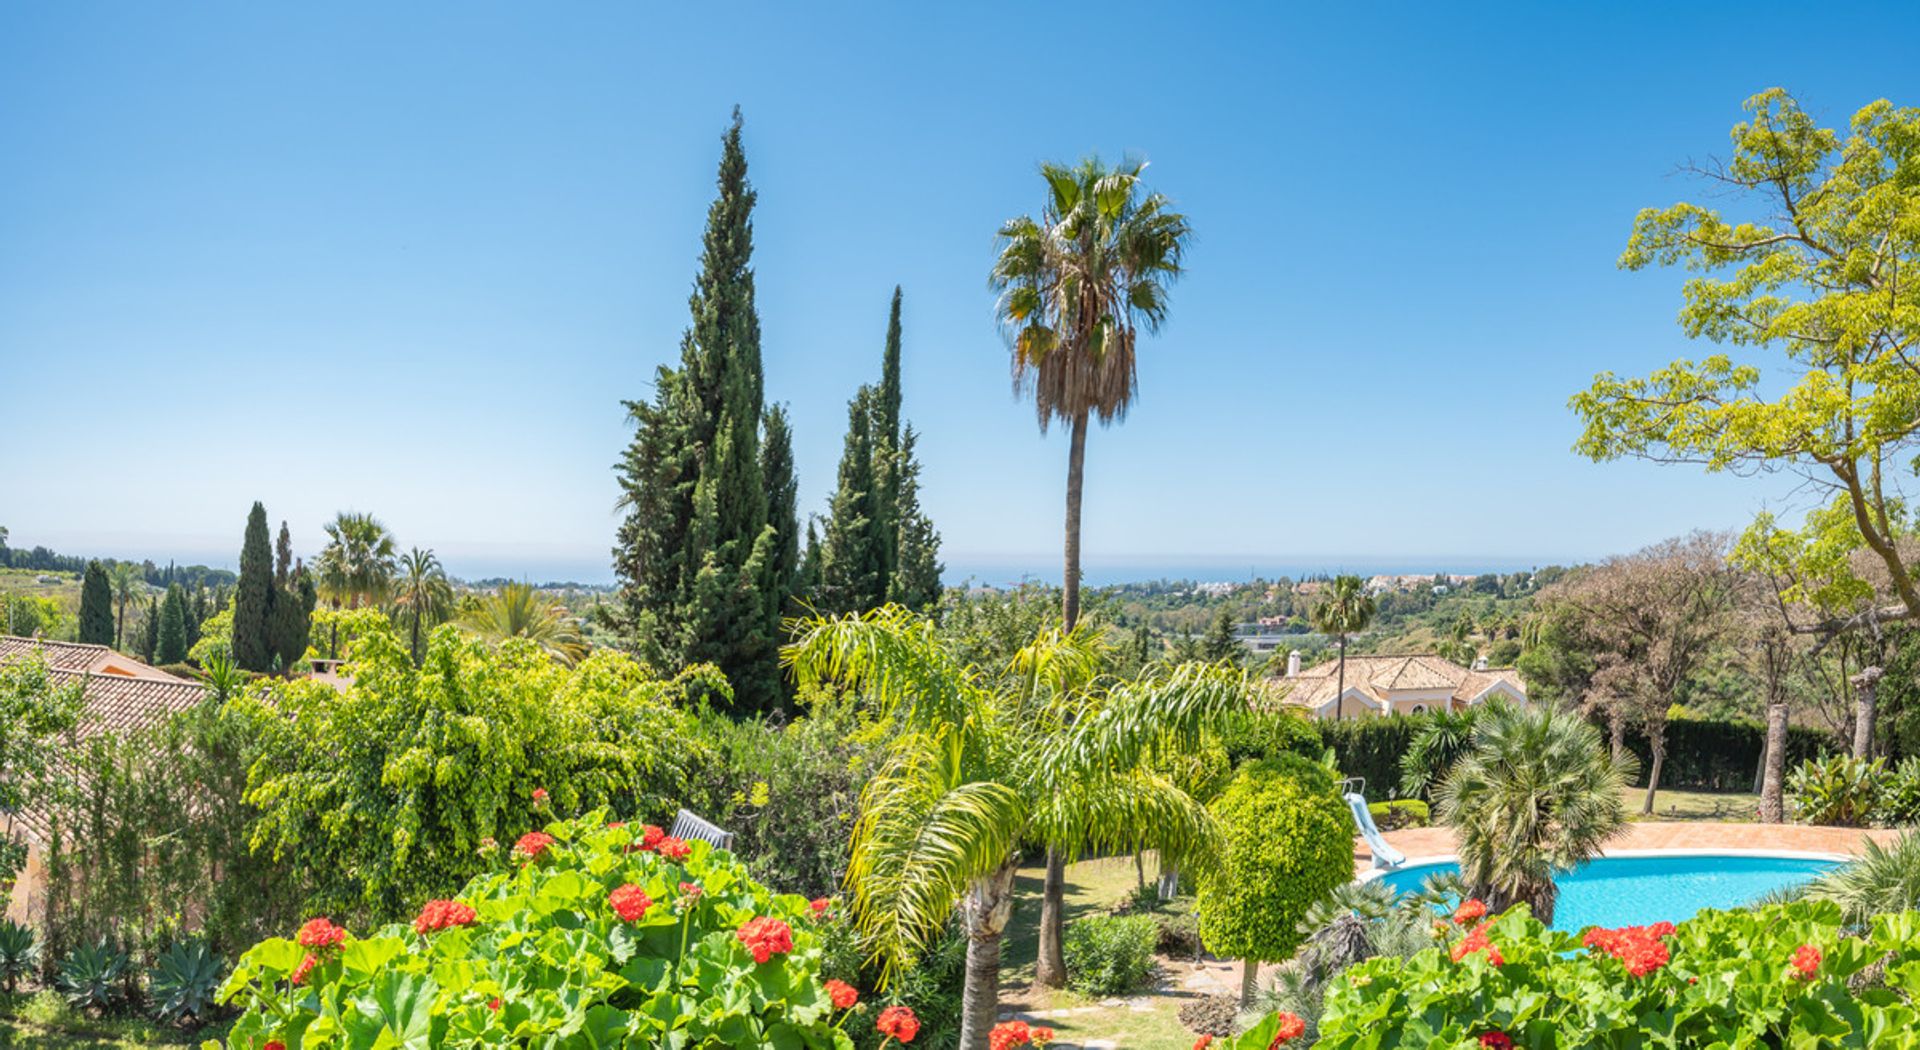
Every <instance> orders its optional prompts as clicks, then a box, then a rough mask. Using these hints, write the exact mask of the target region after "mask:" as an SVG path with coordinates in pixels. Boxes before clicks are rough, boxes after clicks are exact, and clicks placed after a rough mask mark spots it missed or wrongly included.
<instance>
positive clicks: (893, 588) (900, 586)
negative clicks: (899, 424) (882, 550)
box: [887, 427, 946, 612]
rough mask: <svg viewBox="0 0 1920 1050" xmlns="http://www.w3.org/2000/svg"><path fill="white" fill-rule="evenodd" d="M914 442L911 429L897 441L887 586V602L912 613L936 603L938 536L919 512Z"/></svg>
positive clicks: (937, 591) (931, 525) (939, 568)
mask: <svg viewBox="0 0 1920 1050" xmlns="http://www.w3.org/2000/svg"><path fill="white" fill-rule="evenodd" d="M916 440H917V438H916V435H915V434H914V432H913V428H912V427H908V428H907V429H906V432H905V433H904V434H902V435H901V438H900V454H899V456H898V457H896V462H897V463H898V470H899V479H900V488H899V494H898V499H899V501H900V502H899V503H898V505H897V509H896V513H897V514H898V515H899V518H898V524H897V526H896V528H895V540H896V542H897V543H898V547H896V548H895V557H894V571H893V577H892V579H891V580H890V581H889V582H888V586H887V600H888V601H890V602H897V603H899V604H901V605H904V606H906V607H907V608H909V609H912V610H913V611H915V612H925V611H926V610H927V609H928V608H930V607H932V605H933V603H934V602H936V601H938V600H939V599H940V573H941V572H942V571H944V570H945V568H946V566H944V565H942V564H940V533H938V532H937V531H935V530H934V527H933V521H932V520H931V519H929V518H928V517H927V516H926V514H925V513H924V512H923V511H921V509H920V464H919V462H918V461H917V460H915V459H914V456H913V446H914V442H915V441H916Z"/></svg>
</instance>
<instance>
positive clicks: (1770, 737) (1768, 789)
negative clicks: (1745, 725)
mask: <svg viewBox="0 0 1920 1050" xmlns="http://www.w3.org/2000/svg"><path fill="white" fill-rule="evenodd" d="M1763 765H1764V766H1765V768H1764V769H1762V770H1761V773H1760V820H1761V821H1762V822H1763V823H1767V824H1780V823H1784V822H1785V821H1786V819H1787V814H1786V807H1785V805H1784V804H1783V803H1782V800H1781V789H1782V787H1783V786H1784V784H1785V783H1786V779H1787V705H1786V704H1782V703H1772V704H1768V705H1767V755H1766V760H1765V762H1764V763H1763Z"/></svg>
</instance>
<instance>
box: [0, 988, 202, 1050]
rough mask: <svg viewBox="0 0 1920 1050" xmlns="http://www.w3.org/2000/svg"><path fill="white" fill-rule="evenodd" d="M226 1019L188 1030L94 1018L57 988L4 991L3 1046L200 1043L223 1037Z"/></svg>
mask: <svg viewBox="0 0 1920 1050" xmlns="http://www.w3.org/2000/svg"><path fill="white" fill-rule="evenodd" d="M225 1035H226V1025H224V1024H222V1025H212V1026H209V1027H206V1028H202V1029H198V1030H195V1031H185V1030H182V1029H179V1028H171V1027H166V1026H163V1025H156V1024H154V1023H152V1022H151V1021H146V1020H142V1019H138V1018H130V1019H120V1018H94V1017H89V1016H87V1015H85V1014H79V1013H75V1012H73V1011H72V1010H69V1009H68V1008H67V1005H66V1003H64V1002H62V1001H61V1000H60V997H59V996H57V995H55V994H53V993H52V992H44V991H43V992H38V993H31V994H29V993H22V994H19V995H13V996H5V997H0V1047H5V1048H9V1050H11V1048H13V1047H34V1048H36V1050H42V1048H43V1050H134V1048H137V1047H170V1046H174V1047H195V1046H199V1045H200V1043H201V1042H202V1041H203V1040H207V1039H221V1038H223V1037H224V1036H225Z"/></svg>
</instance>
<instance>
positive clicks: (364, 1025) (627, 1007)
mask: <svg viewBox="0 0 1920 1050" xmlns="http://www.w3.org/2000/svg"><path fill="white" fill-rule="evenodd" d="M437 642H438V639H437V638H436V648H437ZM434 659H435V655H434V654H433V653H432V652H430V653H429V655H428V663H429V665H431V664H432V663H433V661H434ZM602 820H603V818H602V815H601V814H600V813H597V812H596V813H593V814H589V815H588V816H586V817H583V818H581V819H580V820H578V821H558V822H555V823H552V824H549V825H547V826H546V828H545V832H546V833H547V834H549V835H551V836H552V837H553V838H554V840H555V841H554V844H553V845H551V846H549V847H548V848H547V849H546V851H545V852H543V853H542V854H541V855H540V857H539V858H537V859H535V860H533V861H532V862H529V863H523V862H521V861H520V860H518V859H511V858H509V859H503V860H500V861H498V862H497V863H496V864H495V865H494V866H493V867H492V868H491V869H490V870H487V871H484V872H482V873H480V874H478V875H476V876H475V877H474V878H473V879H472V880H471V881H469V882H468V883H467V884H466V886H465V887H464V888H463V889H461V890H460V891H458V892H457V893H455V894H454V895H453V899H456V900H458V901H459V902H461V903H462V904H465V905H467V906H468V907H471V908H472V909H473V911H474V913H475V918H474V921H473V922H472V923H471V924H470V925H466V926H455V927H452V928H448V929H442V930H440V931H438V932H433V933H430V934H426V935H424V936H423V935H420V934H417V933H415V932H414V930H413V929H412V928H410V927H409V926H406V925H391V926H387V927H385V928H382V929H378V930H375V931H373V932H372V933H370V934H368V935H367V936H364V937H354V936H349V937H348V938H347V940H346V941H345V944H344V945H343V946H342V947H340V948H338V949H333V950H327V951H323V952H321V953H319V955H318V956H316V959H317V965H315V966H314V967H313V970H312V973H311V974H310V975H309V976H308V977H307V979H306V981H305V982H304V983H303V984H300V985H294V984H293V983H291V982H290V980H289V979H290V978H291V976H292V974H293V972H294V970H295V969H297V968H298V967H299V966H300V965H301V961H302V960H303V959H304V958H306V957H307V956H308V950H307V949H306V948H303V947H301V946H300V945H299V944H297V943H295V942H294V941H292V940H288V939H284V938H275V939H271V940H267V941H264V942H262V943H261V944H259V945H257V946H256V947H254V948H253V949H252V950H251V951H249V952H248V953H247V954H246V955H245V956H244V957H242V958H241V960H240V962H239V964H238V965H237V966H236V967H235V969H234V973H233V976H232V977H231V978H230V979H229V980H228V982H227V984H226V987H225V988H224V989H223V991H222V999H223V1001H226V1002H229V1003H235V1004H238V1005H240V1006H242V1007H244V1009H245V1013H244V1014H243V1015H242V1016H241V1018H240V1020H239V1021H238V1022H236V1023H235V1024H234V1026H233V1029H232V1032H231V1034H230V1035H229V1036H228V1046H229V1047H231V1048H233V1050H251V1048H253V1047H256V1046H258V1045H260V1043H261V1042H263V1041H265V1040H269V1039H273V1040H279V1041H282V1042H285V1043H286V1044H287V1045H289V1046H298V1045H302V1044H305V1045H315V1044H317V1043H319V1042H320V1041H322V1040H323V1039H324V1038H329V1037H330V1038H333V1039H337V1040H339V1042H340V1043H341V1044H342V1045H345V1046H349V1047H379V1046H442V1045H509V1044H513V1045H580V1046H654V1045H660V1046H676V1047H684V1048H688V1050H695V1048H705V1050H718V1048H725V1047H735V1046H780V1047H791V1048H795V1050H800V1048H824V1047H834V1048H848V1050H850V1048H851V1046H852V1042H851V1040H850V1039H849V1038H848V1037H847V1036H846V1035H845V1034H844V1033H843V1032H841V1031H840V1030H839V1029H837V1028H835V1027H834V1026H833V1024H832V1022H833V1020H834V1016H833V1015H834V1009H833V1004H832V1002H831V1000H830V999H829V998H828V995H827V992H826V989H825V987H824V985H823V982H822V980H821V977H820V963H821V957H822V938H821V933H820V928H819V923H818V922H816V920H815V919H814V918H813V917H812V913H811V911H810V909H809V908H808V906H807V901H806V900H805V898H802V897H798V896H793V895H776V894H774V893H772V892H770V891H769V890H767V889H766V888H765V887H764V886H761V885H760V884H758V883H756V882H754V881H753V880H752V879H751V878H750V877H748V875H747V872H746V869H745V868H744V867H743V866H742V865H741V864H740V862H739V861H737V860H736V859H734V858H733V856H732V855H731V854H729V853H726V852H724V851H715V850H713V849H712V848H711V847H710V846H708V845H707V844H706V843H704V842H694V843H692V844H691V846H692V852H691V853H690V854H689V855H688V856H687V858H686V859H685V860H684V861H681V862H677V863H676V862H674V861H671V860H668V859H666V858H664V857H662V856H660V855H658V854H656V853H653V852H648V851H640V852H635V851H631V850H629V849H628V846H629V845H631V844H632V843H634V842H635V841H637V839H638V837H639V832H640V829H639V828H638V827H637V826H625V827H615V826H609V825H606V824H603V823H602ZM682 883H687V884H692V885H696V886H699V887H700V893H699V894H697V895H693V894H689V893H686V892H684V891H682V890H681V889H680V888H679V887H680V886H681V884H682ZM629 884H630V885H634V886H638V887H639V888H640V889H641V890H642V891H643V892H644V893H645V894H646V895H647V897H648V898H649V899H650V901H651V904H650V905H649V906H648V907H647V908H646V909H645V911H644V912H643V913H642V914H641V915H640V916H639V917H638V918H636V919H634V920H632V921H625V920H623V919H622V918H621V917H620V916H619V915H617V914H616V913H615V912H614V910H613V909H612V907H611V906H610V904H609V900H610V897H611V894H612V892H613V891H614V890H615V889H617V888H619V887H621V886H623V885H629ZM429 892H430V891H429ZM756 919H771V920H775V921H779V922H782V923H785V924H786V925H787V926H788V928H789V929H790V930H791V939H792V950H791V951H789V952H786V953H781V954H773V955H772V956H770V957H769V958H768V959H767V960H766V961H764V962H758V963H756V962H755V960H754V957H753V955H752V953H751V952H750V951H749V950H748V948H747V946H746V945H745V944H744V943H743V941H742V939H741V938H740V937H739V936H737V935H736V934H737V931H739V930H740V929H741V927H742V926H744V925H745V924H746V923H748V922H749V921H752V920H756ZM496 1001H497V1003H498V1009H493V1008H492V1006H491V1004H493V1003H495V1002H496Z"/></svg>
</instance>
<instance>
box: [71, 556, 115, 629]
mask: <svg viewBox="0 0 1920 1050" xmlns="http://www.w3.org/2000/svg"><path fill="white" fill-rule="evenodd" d="M79 640H80V641H81V642H82V643H83V644H86V645H112V644H113V584H112V583H111V582H110V581H109V580H108V579H107V568H106V566H104V565H101V564H100V563H99V562H97V561H90V562H88V563H87V571H86V575H85V576H83V577H82V578H81V580H80V636H79Z"/></svg>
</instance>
